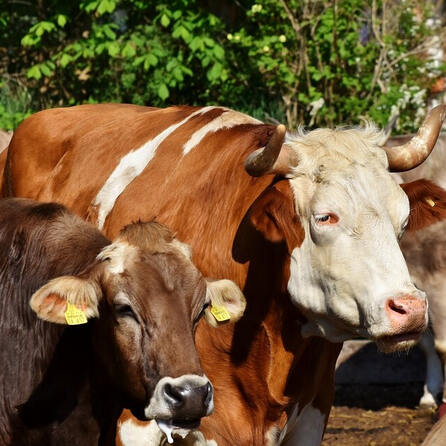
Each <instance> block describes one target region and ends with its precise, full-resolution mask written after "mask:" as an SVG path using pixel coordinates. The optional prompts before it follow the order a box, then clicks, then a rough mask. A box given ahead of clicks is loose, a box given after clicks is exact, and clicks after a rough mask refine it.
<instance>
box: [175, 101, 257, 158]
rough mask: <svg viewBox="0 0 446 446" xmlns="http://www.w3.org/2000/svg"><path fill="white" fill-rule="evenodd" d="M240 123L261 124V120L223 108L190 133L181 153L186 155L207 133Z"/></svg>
mask: <svg viewBox="0 0 446 446" xmlns="http://www.w3.org/2000/svg"><path fill="white" fill-rule="evenodd" d="M242 124H262V122H261V121H259V120H257V119H255V118H252V117H251V116H248V115H245V114H243V113H240V112H236V111H233V110H228V109H225V111H224V112H223V113H222V114H221V115H220V116H218V117H216V118H215V119H213V120H212V121H210V122H208V123H207V124H206V125H204V126H203V127H200V128H199V129H198V130H197V131H196V132H195V133H193V134H192V135H191V137H190V138H189V139H188V140H187V142H186V143H185V144H184V146H183V155H186V154H187V153H189V152H190V151H191V150H192V149H193V148H194V147H196V146H198V144H200V142H201V140H202V139H203V138H204V137H205V136H206V135H207V134H208V133H215V132H217V131H218V130H221V129H229V128H231V127H236V126H238V125H242Z"/></svg>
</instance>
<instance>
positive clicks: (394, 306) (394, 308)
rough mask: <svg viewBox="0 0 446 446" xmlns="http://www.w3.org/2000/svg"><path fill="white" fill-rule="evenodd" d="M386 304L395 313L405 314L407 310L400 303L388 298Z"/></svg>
mask: <svg viewBox="0 0 446 446" xmlns="http://www.w3.org/2000/svg"><path fill="white" fill-rule="evenodd" d="M387 306H388V307H389V309H390V310H392V311H394V312H395V313H399V314H407V311H406V310H405V309H404V307H403V306H402V305H398V304H397V303H395V301H394V300H392V299H389V300H388V301H387Z"/></svg>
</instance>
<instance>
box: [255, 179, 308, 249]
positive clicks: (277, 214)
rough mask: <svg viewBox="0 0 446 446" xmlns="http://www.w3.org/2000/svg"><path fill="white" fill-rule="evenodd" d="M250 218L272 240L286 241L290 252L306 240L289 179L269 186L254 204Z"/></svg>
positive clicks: (258, 229) (257, 228) (256, 227)
mask: <svg viewBox="0 0 446 446" xmlns="http://www.w3.org/2000/svg"><path fill="white" fill-rule="evenodd" d="M250 220H251V223H252V225H253V226H254V228H255V229H256V230H257V231H258V232H260V233H261V234H262V235H263V236H264V237H265V238H266V239H267V240H269V241H270V242H273V243H279V242H286V244H287V246H288V249H289V251H290V252H291V251H292V250H293V249H294V248H295V247H297V246H300V245H301V244H302V242H303V240H304V237H305V233H304V230H303V227H302V225H301V223H300V219H299V216H298V215H297V213H296V209H295V205H294V196H293V191H292V189H291V186H290V184H289V181H286V180H285V181H279V182H277V183H275V184H273V185H272V186H270V187H268V189H266V190H265V191H264V192H263V193H262V195H260V197H259V198H257V200H256V201H255V202H254V204H253V205H252V207H251V210H250Z"/></svg>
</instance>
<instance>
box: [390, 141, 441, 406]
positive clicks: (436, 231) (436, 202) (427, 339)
mask: <svg viewBox="0 0 446 446" xmlns="http://www.w3.org/2000/svg"><path fill="white" fill-rule="evenodd" d="M411 136H412V135H405V136H398V137H394V138H391V139H390V140H389V144H390V145H392V144H399V143H400V142H401V141H405V140H408V139H410V137H411ZM445 163H446V134H444V133H443V134H441V135H440V136H439V138H438V141H437V144H436V146H435V149H434V151H433V152H432V155H431V156H430V157H429V159H428V160H427V161H426V162H425V163H423V164H422V165H421V166H419V167H417V168H415V169H413V170H410V171H408V172H404V173H399V174H396V175H397V179H398V181H400V182H407V181H414V180H417V179H419V178H425V179H427V180H430V181H432V182H433V183H435V184H436V185H438V186H440V187H441V188H443V189H446V174H445V172H444V166H445ZM439 194H440V195H441V191H439V190H438V189H437V188H435V187H432V188H431V190H430V191H426V193H424V195H423V197H422V198H423V199H424V200H427V201H425V208H430V209H431V212H432V213H433V214H434V213H435V214H436V215H437V218H436V219H437V220H438V222H437V223H436V224H434V225H432V226H428V227H424V225H423V222H424V223H425V222H426V220H425V219H421V220H420V223H419V224H417V227H415V228H413V229H414V231H407V233H406V234H405V235H404V236H403V238H402V240H401V248H402V250H403V253H404V256H405V258H406V261H407V264H408V267H409V271H410V273H411V276H412V277H413V279H414V281H415V282H416V283H417V284H418V286H419V287H420V288H421V289H423V290H425V291H426V293H427V295H428V299H429V307H430V310H429V313H430V321H431V324H432V328H433V332H434V333H433V334H434V341H435V348H436V349H437V351H438V353H439V355H440V361H439V360H438V358H437V356H436V353H435V349H434V345H433V342H432V336H431V335H430V334H428V333H427V334H426V335H425V336H424V338H423V340H422V343H421V347H422V348H423V350H424V351H425V354H426V359H427V375H426V383H425V386H424V394H423V396H422V398H421V401H420V403H421V404H425V405H436V404H437V397H438V394H440V393H441V394H442V395H443V402H446V391H444V390H443V381H444V379H443V371H442V367H441V365H442V364H443V367H444V364H445V363H446V325H445V323H444V320H445V318H446V304H445V296H446V238H445V237H444V235H443V234H444V233H445V231H446V221H440V220H441V218H442V219H446V207H445V203H444V202H443V201H442V199H441V198H438V195H439ZM440 217H441V218H440Z"/></svg>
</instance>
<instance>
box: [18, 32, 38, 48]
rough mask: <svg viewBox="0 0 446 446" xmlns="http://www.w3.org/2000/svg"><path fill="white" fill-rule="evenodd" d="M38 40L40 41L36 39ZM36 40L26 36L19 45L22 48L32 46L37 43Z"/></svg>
mask: <svg viewBox="0 0 446 446" xmlns="http://www.w3.org/2000/svg"><path fill="white" fill-rule="evenodd" d="M38 40H40V39H38ZM38 40H36V39H34V38H33V37H32V36H30V35H29V34H27V35H26V36H24V37H23V39H22V42H21V43H22V45H23V46H33V45H35V44H36V43H37V42H38Z"/></svg>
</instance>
